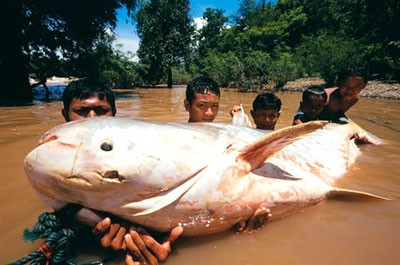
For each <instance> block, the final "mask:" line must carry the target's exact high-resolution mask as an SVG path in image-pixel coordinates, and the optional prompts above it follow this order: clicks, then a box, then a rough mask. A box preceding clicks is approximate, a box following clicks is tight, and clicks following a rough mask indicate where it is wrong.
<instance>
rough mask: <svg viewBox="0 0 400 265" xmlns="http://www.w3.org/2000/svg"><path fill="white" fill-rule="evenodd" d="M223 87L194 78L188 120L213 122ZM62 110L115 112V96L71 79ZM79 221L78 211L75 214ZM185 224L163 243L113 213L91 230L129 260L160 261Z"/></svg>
mask: <svg viewBox="0 0 400 265" xmlns="http://www.w3.org/2000/svg"><path fill="white" fill-rule="evenodd" d="M219 97H220V91H219V87H218V84H217V83H216V82H215V81H214V80H212V79H211V78H208V77H199V78H196V79H194V80H192V81H191V82H190V83H189V84H188V87H187V91H186V99H185V101H184V105H185V109H186V110H187V111H188V112H189V122H212V121H213V120H214V119H215V117H216V115H217V113H218V108H219ZM63 105H64V108H63V109H62V111H61V113H62V115H63V117H64V119H65V121H66V122H69V121H74V120H80V119H84V118H90V117H96V116H115V114H116V112H117V110H116V107H115V98H114V95H113V93H112V91H111V90H110V89H108V88H107V87H105V86H103V85H101V84H98V83H93V82H91V81H90V80H88V79H82V80H78V81H73V82H71V83H70V84H69V85H68V86H67V88H66V89H65V91H64V94H63ZM270 216H271V214H270V212H269V210H268V209H266V208H264V207H263V208H260V209H258V210H257V211H256V212H255V214H254V215H253V216H252V217H251V218H250V219H249V220H243V221H241V222H239V223H238V224H237V226H236V227H235V228H236V230H237V231H239V232H243V231H244V232H252V231H254V230H255V229H258V228H260V227H261V226H263V225H264V223H265V222H266V220H267V219H268V218H270ZM75 219H77V220H78V221H79V212H78V213H77V215H76V218H75ZM182 232H183V228H182V227H180V226H177V227H175V228H173V229H172V230H171V232H170V234H169V236H168V237H167V239H166V240H164V241H163V243H161V244H160V243H158V242H157V241H156V240H155V239H154V238H153V237H152V236H151V235H150V234H149V233H147V231H146V230H144V229H143V228H141V227H135V226H134V225H133V224H131V223H128V222H121V223H120V222H118V221H112V220H111V218H110V217H106V218H104V219H102V220H101V221H100V222H98V223H97V224H95V226H94V228H93V230H92V233H93V235H95V236H96V237H98V238H99V239H100V243H101V245H102V246H103V247H105V248H112V249H114V250H121V249H127V250H129V251H128V252H127V255H126V263H127V264H129V265H130V264H137V262H139V263H140V262H147V263H150V264H158V262H160V261H165V260H166V259H167V257H168V255H169V254H170V253H171V244H172V243H173V242H174V241H175V240H176V239H177V238H178V237H179V236H180V235H181V234H182Z"/></svg>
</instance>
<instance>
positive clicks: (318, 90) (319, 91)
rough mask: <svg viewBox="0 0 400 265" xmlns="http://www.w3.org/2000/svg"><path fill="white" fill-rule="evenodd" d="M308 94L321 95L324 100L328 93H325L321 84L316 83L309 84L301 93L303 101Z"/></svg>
mask: <svg viewBox="0 0 400 265" xmlns="http://www.w3.org/2000/svg"><path fill="white" fill-rule="evenodd" d="M310 96H321V97H322V98H323V99H324V101H325V102H326V101H327V99H328V95H327V94H326V91H325V89H324V88H323V87H322V86H318V85H314V86H309V87H307V89H306V90H304V92H303V95H302V100H303V102H304V101H305V100H307V99H308V98H309V97H310Z"/></svg>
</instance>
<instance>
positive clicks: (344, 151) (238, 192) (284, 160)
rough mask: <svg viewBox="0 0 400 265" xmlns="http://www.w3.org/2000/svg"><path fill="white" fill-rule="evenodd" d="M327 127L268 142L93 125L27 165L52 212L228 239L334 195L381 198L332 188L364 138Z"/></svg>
mask: <svg viewBox="0 0 400 265" xmlns="http://www.w3.org/2000/svg"><path fill="white" fill-rule="evenodd" d="M325 124H326V123H325V122H320V121H316V122H311V123H306V124H303V125H297V126H292V127H288V128H284V129H281V130H277V131H274V132H269V133H266V132H265V131H260V130H256V129H250V128H244V127H239V126H234V125H228V124H216V123H161V122H154V121H142V120H132V119H128V118H117V117H96V118H90V119H83V120H79V121H74V122H69V123H66V124H63V125H60V126H57V127H55V128H53V129H51V130H49V131H48V132H46V133H45V134H44V135H43V136H42V137H41V139H40V140H39V143H38V144H37V146H36V147H35V148H34V149H33V150H32V151H31V152H30V153H29V154H28V155H27V156H26V158H25V161H24V166H25V172H26V175H27V177H28V178H29V180H30V182H31V184H32V186H33V188H34V189H35V190H36V191H37V193H38V194H39V195H40V196H41V198H42V199H43V200H44V201H45V202H46V203H47V204H48V205H50V206H51V207H53V208H54V209H56V210H58V209H60V208H62V207H63V206H64V205H66V204H67V203H75V204H80V205H82V206H84V207H85V208H84V209H85V210H86V212H85V211H83V214H82V215H85V214H87V216H84V218H83V219H84V220H85V221H84V222H86V223H87V224H90V225H93V222H96V221H98V220H91V218H92V217H90V215H91V214H92V213H93V212H95V211H105V212H109V213H112V214H114V215H116V216H119V217H121V218H123V219H126V220H129V221H131V222H134V223H136V224H142V225H144V226H146V227H149V228H151V229H154V230H156V231H164V232H166V231H169V230H171V229H172V228H173V227H175V226H177V225H181V226H183V227H184V235H187V236H198V235H204V234H210V233H216V232H219V231H223V230H227V229H229V228H231V227H232V226H234V225H235V224H236V223H238V222H240V221H243V220H247V219H248V218H249V217H251V216H252V214H253V213H254V212H255V211H256V210H257V209H258V208H260V207H266V208H269V209H270V211H271V213H272V218H278V217H281V216H284V215H288V214H292V213H294V212H298V211H300V210H302V209H304V208H306V207H309V206H311V205H315V204H318V203H320V202H322V201H324V200H325V199H327V198H328V197H330V196H334V195H346V194H347V195H360V196H367V197H376V198H379V196H375V195H372V194H368V193H363V192H357V191H352V190H346V189H340V188H335V187H333V184H334V182H335V181H336V180H337V179H338V178H340V177H341V176H343V175H344V174H345V173H346V171H347V169H348V168H349V166H350V165H351V164H352V163H353V162H354V160H355V158H356V157H357V156H358V155H359V153H360V151H359V149H358V148H357V146H356V145H355V143H354V140H352V138H353V136H354V135H355V134H361V133H363V131H362V130H361V128H360V127H358V126H356V125H355V124H353V123H350V124H347V125H339V124H327V125H325ZM371 139H372V138H371ZM372 140H373V139H372ZM93 216H96V215H93ZM96 218H99V217H96Z"/></svg>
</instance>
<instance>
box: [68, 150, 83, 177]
mask: <svg viewBox="0 0 400 265" xmlns="http://www.w3.org/2000/svg"><path fill="white" fill-rule="evenodd" d="M81 147H82V143H80V144H79V146H78V148H77V149H76V152H75V157H74V162H73V163H72V167H71V172H70V175H71V176H73V175H74V169H75V164H76V161H77V160H78V153H79V151H80V149H81Z"/></svg>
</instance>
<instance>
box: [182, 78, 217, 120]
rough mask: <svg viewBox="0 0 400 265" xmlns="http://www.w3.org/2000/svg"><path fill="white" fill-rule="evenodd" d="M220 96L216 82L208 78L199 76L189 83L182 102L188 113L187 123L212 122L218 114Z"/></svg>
mask: <svg viewBox="0 0 400 265" xmlns="http://www.w3.org/2000/svg"><path fill="white" fill-rule="evenodd" d="M220 95H221V93H220V90H219V86H218V84H217V82H215V81H214V80H213V79H211V78H209V77H206V76H201V77H197V78H195V79H193V80H192V81H190V82H189V84H188V85H187V87H186V99H185V100H184V102H183V104H184V105H185V109H186V111H187V112H189V120H188V122H212V121H213V120H214V119H215V117H216V116H217V114H218V110H219V99H220Z"/></svg>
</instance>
